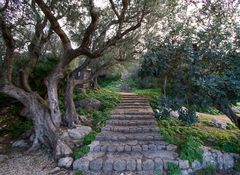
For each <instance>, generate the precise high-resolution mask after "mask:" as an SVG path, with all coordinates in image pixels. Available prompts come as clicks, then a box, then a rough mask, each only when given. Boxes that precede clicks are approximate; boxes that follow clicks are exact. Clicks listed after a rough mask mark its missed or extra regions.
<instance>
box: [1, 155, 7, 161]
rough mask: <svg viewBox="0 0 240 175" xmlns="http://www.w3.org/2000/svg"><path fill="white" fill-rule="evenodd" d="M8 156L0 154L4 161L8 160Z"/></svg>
mask: <svg viewBox="0 0 240 175" xmlns="http://www.w3.org/2000/svg"><path fill="white" fill-rule="evenodd" d="M7 158H8V156H7V155H3V154H0V162H3V161H4V160H6V159H7Z"/></svg>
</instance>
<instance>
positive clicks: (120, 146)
mask: <svg viewBox="0 0 240 175" xmlns="http://www.w3.org/2000/svg"><path fill="white" fill-rule="evenodd" d="M176 149H177V146H175V145H172V144H168V143H167V142H164V141H123V142H117V141H116V142H108V141H103V142H99V141H94V142H92V144H91V145H90V151H93V152H105V153H106V152H130V151H132V152H146V151H148V152H151V151H160V150H168V151H176Z"/></svg>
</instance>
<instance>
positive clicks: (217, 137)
mask: <svg viewBox="0 0 240 175" xmlns="http://www.w3.org/2000/svg"><path fill="white" fill-rule="evenodd" d="M158 122H159V128H160V132H161V133H162V134H163V136H164V138H165V139H166V140H167V141H168V142H170V143H173V144H177V145H182V144H184V143H185V141H186V140H187V139H188V137H189V136H192V137H194V138H197V139H199V140H200V141H201V142H202V143H203V144H204V145H207V146H211V147H213V148H215V149H218V150H221V151H225V152H232V153H237V154H240V140H239V138H238V136H237V135H238V134H239V130H238V129H235V130H231V131H230V130H219V129H213V128H211V130H209V129H208V130H206V128H205V126H202V125H200V124H199V125H196V126H186V125H184V124H183V123H182V122H181V121H179V120H177V119H175V118H173V117H163V118H161V119H159V120H158Z"/></svg>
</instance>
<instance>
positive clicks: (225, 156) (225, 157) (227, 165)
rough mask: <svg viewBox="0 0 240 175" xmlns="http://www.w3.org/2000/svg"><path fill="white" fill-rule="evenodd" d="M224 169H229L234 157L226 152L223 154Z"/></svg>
mask: <svg viewBox="0 0 240 175" xmlns="http://www.w3.org/2000/svg"><path fill="white" fill-rule="evenodd" d="M223 163H224V169H225V170H227V169H230V168H232V167H233V166H234V158H233V156H231V155H230V154H228V153H224V154H223Z"/></svg>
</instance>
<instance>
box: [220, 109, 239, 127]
mask: <svg viewBox="0 0 240 175" xmlns="http://www.w3.org/2000/svg"><path fill="white" fill-rule="evenodd" d="M217 109H218V110H219V111H221V112H222V113H224V114H225V115H226V116H227V117H228V118H229V119H230V120H231V121H232V122H233V123H234V124H235V125H236V126H237V127H238V128H239V129H240V116H238V115H237V114H235V113H234V111H233V110H232V108H231V107H229V106H228V107H223V106H218V107H217Z"/></svg>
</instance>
